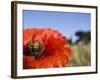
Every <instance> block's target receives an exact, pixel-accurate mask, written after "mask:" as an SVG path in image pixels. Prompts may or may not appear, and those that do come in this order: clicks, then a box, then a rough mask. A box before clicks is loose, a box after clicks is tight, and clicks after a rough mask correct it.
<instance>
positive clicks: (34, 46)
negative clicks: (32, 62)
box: [27, 41, 44, 59]
mask: <svg viewBox="0 0 100 80" xmlns="http://www.w3.org/2000/svg"><path fill="white" fill-rule="evenodd" d="M27 46H28V49H29V52H30V53H29V54H30V55H33V56H35V59H39V58H40V55H41V53H42V52H43V51H44V45H43V44H41V43H39V42H38V41H29V42H28V44H27Z"/></svg>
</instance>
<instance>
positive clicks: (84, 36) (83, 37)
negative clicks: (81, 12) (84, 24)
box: [69, 31, 91, 44]
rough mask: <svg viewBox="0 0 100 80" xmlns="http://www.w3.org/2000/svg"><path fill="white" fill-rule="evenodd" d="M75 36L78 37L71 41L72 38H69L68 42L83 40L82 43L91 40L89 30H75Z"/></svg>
mask: <svg viewBox="0 0 100 80" xmlns="http://www.w3.org/2000/svg"><path fill="white" fill-rule="evenodd" d="M75 36H77V37H78V39H77V40H76V41H75V42H74V43H73V42H72V39H69V43H70V44H77V43H79V42H84V43H88V42H90V41H91V32H90V31H87V32H85V31H77V32H76V33H75Z"/></svg>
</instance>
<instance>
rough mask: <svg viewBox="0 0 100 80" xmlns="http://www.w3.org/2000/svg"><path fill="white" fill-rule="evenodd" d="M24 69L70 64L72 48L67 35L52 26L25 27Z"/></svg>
mask: <svg viewBox="0 0 100 80" xmlns="http://www.w3.org/2000/svg"><path fill="white" fill-rule="evenodd" d="M23 40H24V42H23V69H33V68H56V67H64V66H65V65H66V64H68V62H69V59H70V56H71V48H70V47H69V45H68V43H67V39H66V37H64V36H63V35H62V34H61V33H59V32H58V31H56V30H53V29H50V28H42V29H40V28H31V29H24V33H23Z"/></svg>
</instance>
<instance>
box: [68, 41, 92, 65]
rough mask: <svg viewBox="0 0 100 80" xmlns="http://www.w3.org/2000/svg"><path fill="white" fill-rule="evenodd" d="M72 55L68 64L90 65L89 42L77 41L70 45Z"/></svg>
mask: <svg viewBox="0 0 100 80" xmlns="http://www.w3.org/2000/svg"><path fill="white" fill-rule="evenodd" d="M71 47H72V57H71V60H70V63H69V66H72V67H74V66H89V65H91V64H90V63H91V58H90V57H91V52H90V51H91V50H90V42H88V44H84V43H79V44H75V45H72V46H71Z"/></svg>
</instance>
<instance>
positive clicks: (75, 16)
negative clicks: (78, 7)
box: [23, 10, 91, 41]
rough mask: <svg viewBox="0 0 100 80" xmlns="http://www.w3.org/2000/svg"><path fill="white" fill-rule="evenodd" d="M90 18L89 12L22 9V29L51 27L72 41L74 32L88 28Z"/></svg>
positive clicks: (74, 37)
mask: <svg viewBox="0 0 100 80" xmlns="http://www.w3.org/2000/svg"><path fill="white" fill-rule="evenodd" d="M90 20H91V15H90V13H75V12H54V11H34V10H33V11H32V10H23V26H24V29H26V28H53V29H56V30H58V31H59V32H60V33H62V34H63V35H64V36H66V37H67V38H72V40H73V41H75V40H76V39H77V37H76V36H75V32H77V31H79V30H82V31H88V30H90V26H91V25H90V24H91V23H90Z"/></svg>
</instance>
